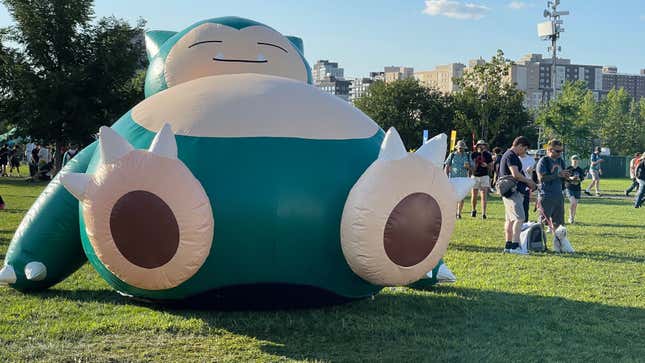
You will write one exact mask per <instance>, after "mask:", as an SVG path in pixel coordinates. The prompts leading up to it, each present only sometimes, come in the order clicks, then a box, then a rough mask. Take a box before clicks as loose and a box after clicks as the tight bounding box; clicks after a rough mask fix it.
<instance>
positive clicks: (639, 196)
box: [634, 153, 645, 208]
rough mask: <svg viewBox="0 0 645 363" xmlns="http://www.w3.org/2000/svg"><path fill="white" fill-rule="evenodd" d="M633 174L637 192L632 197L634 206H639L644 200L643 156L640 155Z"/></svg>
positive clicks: (644, 176) (644, 163)
mask: <svg viewBox="0 0 645 363" xmlns="http://www.w3.org/2000/svg"><path fill="white" fill-rule="evenodd" d="M643 155H645V153H643ZM634 176H635V177H636V181H638V193H636V198H635V199H634V208H640V207H641V206H642V205H643V202H645V157H643V156H641V159H640V161H639V162H638V165H636V170H635V172H634Z"/></svg>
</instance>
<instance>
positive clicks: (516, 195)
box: [444, 136, 645, 254]
mask: <svg viewBox="0 0 645 363" xmlns="http://www.w3.org/2000/svg"><path fill="white" fill-rule="evenodd" d="M530 144H531V143H530V141H529V140H528V139H527V138H526V137H524V136H519V137H517V138H515V140H514V141H513V144H512V145H511V147H510V148H509V149H508V150H506V151H505V152H502V149H501V148H499V147H495V148H493V150H492V153H491V152H490V151H489V150H488V144H487V143H486V141H485V140H479V141H478V142H477V143H476V144H475V146H474V149H475V150H474V151H473V152H470V151H468V146H467V145H466V143H465V142H464V141H459V142H457V144H456V145H455V150H454V151H453V152H451V153H450V154H449V155H448V157H447V159H446V161H445V169H444V170H445V172H446V174H447V175H448V177H450V178H459V177H471V178H474V179H475V186H474V188H473V189H472V193H471V212H470V215H471V217H473V218H475V217H477V202H478V200H481V217H482V218H483V219H486V218H487V215H486V207H487V196H488V194H489V191H496V192H497V193H498V194H499V195H501V197H502V201H503V203H504V210H505V227H504V234H505V246H504V249H503V251H504V252H508V253H514V254H526V251H525V250H522V249H521V248H520V232H521V229H522V225H523V224H524V223H525V222H528V221H529V211H530V204H531V200H535V207H534V209H533V210H534V212H538V215H537V218H536V219H538V220H539V221H540V222H541V223H544V224H547V225H548V226H549V228H550V229H551V230H552V231H555V230H556V229H557V228H558V227H559V226H561V225H564V224H565V203H564V200H565V198H568V199H569V213H568V214H569V218H568V223H569V224H573V223H575V220H576V212H577V208H578V203H579V201H580V198H581V193H582V191H584V192H585V194H587V195H591V191H592V189H593V190H594V191H595V195H596V196H601V194H600V176H601V175H602V167H601V165H602V163H603V161H604V159H602V158H601V156H600V153H601V148H600V147H595V148H594V150H593V153H592V154H591V156H590V159H589V168H588V170H583V169H582V168H581V167H580V166H579V164H580V157H579V156H578V155H572V156H571V158H570V163H569V165H568V166H567V165H566V163H565V161H564V159H563V157H562V155H563V153H564V146H563V144H562V142H561V141H559V140H551V141H549V143H548V144H547V146H546V150H545V154H546V155H544V156H542V157H539V156H538V155H537V154H536V155H529V154H528V150H529V148H530ZM630 176H631V180H632V184H631V185H630V186H629V188H627V190H625V195H626V196H627V195H629V193H631V192H632V191H633V190H635V189H636V188H638V192H637V195H636V198H635V200H634V207H636V208H640V207H641V206H642V204H643V203H644V202H645V157H642V154H640V153H639V154H636V155H635V156H634V158H633V159H632V160H631V162H630ZM586 177H589V178H591V184H590V185H589V186H588V187H587V188H586V189H584V190H583V189H582V182H583V180H584V179H585V178H586ZM463 206H464V201H463V200H462V201H459V202H458V205H457V218H458V219H461V218H462V213H463Z"/></svg>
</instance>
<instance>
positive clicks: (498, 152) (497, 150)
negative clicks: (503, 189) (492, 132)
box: [490, 146, 502, 189]
mask: <svg viewBox="0 0 645 363" xmlns="http://www.w3.org/2000/svg"><path fill="white" fill-rule="evenodd" d="M501 160H502V148H501V147H499V146H495V147H494V148H493V170H492V172H491V174H492V181H491V183H490V185H491V188H493V189H495V183H496V182H497V176H498V175H499V162H500V161H501Z"/></svg>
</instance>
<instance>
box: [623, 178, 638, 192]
mask: <svg viewBox="0 0 645 363" xmlns="http://www.w3.org/2000/svg"><path fill="white" fill-rule="evenodd" d="M636 188H638V181H637V180H636V178H633V179H632V184H631V185H630V186H629V188H627V189H625V196H628V195H629V193H631V192H632V191H633V190H634V189H636Z"/></svg>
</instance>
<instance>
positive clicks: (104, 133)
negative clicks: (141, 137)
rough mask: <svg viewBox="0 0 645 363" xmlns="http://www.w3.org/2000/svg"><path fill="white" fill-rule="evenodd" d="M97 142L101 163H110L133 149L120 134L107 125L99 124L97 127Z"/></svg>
mask: <svg viewBox="0 0 645 363" xmlns="http://www.w3.org/2000/svg"><path fill="white" fill-rule="evenodd" d="M99 144H100V148H101V160H102V161H103V164H109V163H112V162H114V161H115V160H118V159H120V158H122V157H123V156H124V155H125V154H127V153H129V152H130V151H132V150H134V148H133V147H132V145H130V144H129V143H128V142H127V141H126V140H125V139H124V138H122V137H121V135H119V134H117V133H116V131H114V130H112V129H111V128H109V127H107V126H101V128H100V129H99Z"/></svg>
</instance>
